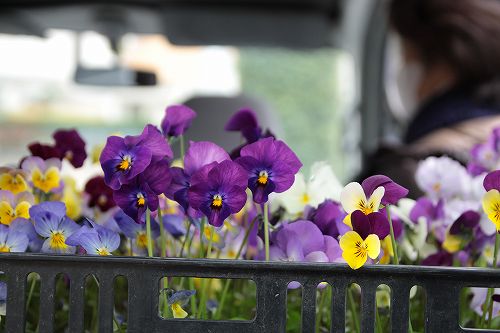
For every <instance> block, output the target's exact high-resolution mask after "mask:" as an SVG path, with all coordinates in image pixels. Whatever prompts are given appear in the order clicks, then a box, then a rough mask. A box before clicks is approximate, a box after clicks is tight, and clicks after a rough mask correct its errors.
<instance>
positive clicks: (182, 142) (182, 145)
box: [179, 135, 186, 163]
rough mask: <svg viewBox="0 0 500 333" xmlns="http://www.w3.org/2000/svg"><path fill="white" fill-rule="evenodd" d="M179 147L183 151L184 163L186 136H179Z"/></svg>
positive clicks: (182, 159) (182, 158)
mask: <svg viewBox="0 0 500 333" xmlns="http://www.w3.org/2000/svg"><path fill="white" fill-rule="evenodd" d="M179 145H180V150H181V161H183V163H184V155H185V151H186V150H185V147H184V135H181V136H179Z"/></svg>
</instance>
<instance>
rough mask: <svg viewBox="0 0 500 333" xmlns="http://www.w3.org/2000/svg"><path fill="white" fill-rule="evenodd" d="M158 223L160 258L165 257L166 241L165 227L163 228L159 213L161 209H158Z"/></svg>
mask: <svg viewBox="0 0 500 333" xmlns="http://www.w3.org/2000/svg"><path fill="white" fill-rule="evenodd" d="M158 221H159V224H160V239H161V250H160V251H161V252H160V253H161V257H162V258H166V257H167V239H166V237H165V227H164V226H163V217H162V213H161V208H160V207H158Z"/></svg>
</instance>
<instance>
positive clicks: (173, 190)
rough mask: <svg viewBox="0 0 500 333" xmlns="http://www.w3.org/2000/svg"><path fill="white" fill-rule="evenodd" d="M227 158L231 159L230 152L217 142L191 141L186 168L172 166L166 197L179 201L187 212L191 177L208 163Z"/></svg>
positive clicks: (186, 157)
mask: <svg viewBox="0 0 500 333" xmlns="http://www.w3.org/2000/svg"><path fill="white" fill-rule="evenodd" d="M226 160H230V157H229V155H228V153H227V152H226V151H225V150H224V149H223V148H221V147H219V146H218V145H216V144H215V143H212V142H208V141H200V142H190V144H189V148H188V150H187V152H186V156H185V157H184V168H179V167H172V168H171V169H170V173H171V174H172V184H171V185H170V186H169V188H168V189H167V191H165V195H166V197H167V198H169V199H171V200H175V201H177V202H178V203H179V205H181V207H182V208H183V209H184V212H186V213H187V212H188V208H189V201H188V189H189V186H190V185H191V184H190V182H191V177H192V176H193V175H194V174H195V173H196V172H198V171H199V170H200V169H201V168H203V167H204V166H206V165H209V164H211V163H214V162H217V163H220V162H222V161H226Z"/></svg>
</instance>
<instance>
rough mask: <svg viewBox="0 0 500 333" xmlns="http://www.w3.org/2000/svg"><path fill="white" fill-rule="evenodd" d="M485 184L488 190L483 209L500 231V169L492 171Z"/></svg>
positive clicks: (485, 179)
mask: <svg viewBox="0 0 500 333" xmlns="http://www.w3.org/2000/svg"><path fill="white" fill-rule="evenodd" d="M483 185H484V188H485V190H486V191H488V192H486V194H485V195H484V197H483V210H484V212H485V213H486V215H487V216H488V218H489V219H490V221H491V222H493V224H494V225H495V227H496V229H497V232H500V192H499V190H500V170H497V171H493V172H490V173H489V174H488V175H487V176H486V177H485V178H484V183H483Z"/></svg>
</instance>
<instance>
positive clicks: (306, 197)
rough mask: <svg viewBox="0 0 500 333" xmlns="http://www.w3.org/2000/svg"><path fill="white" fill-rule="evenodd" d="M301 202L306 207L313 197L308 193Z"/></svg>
mask: <svg viewBox="0 0 500 333" xmlns="http://www.w3.org/2000/svg"><path fill="white" fill-rule="evenodd" d="M301 200H302V203H303V204H304V205H305V204H308V203H309V202H310V201H311V197H310V196H309V195H308V194H307V193H304V194H303V195H302V198H301Z"/></svg>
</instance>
